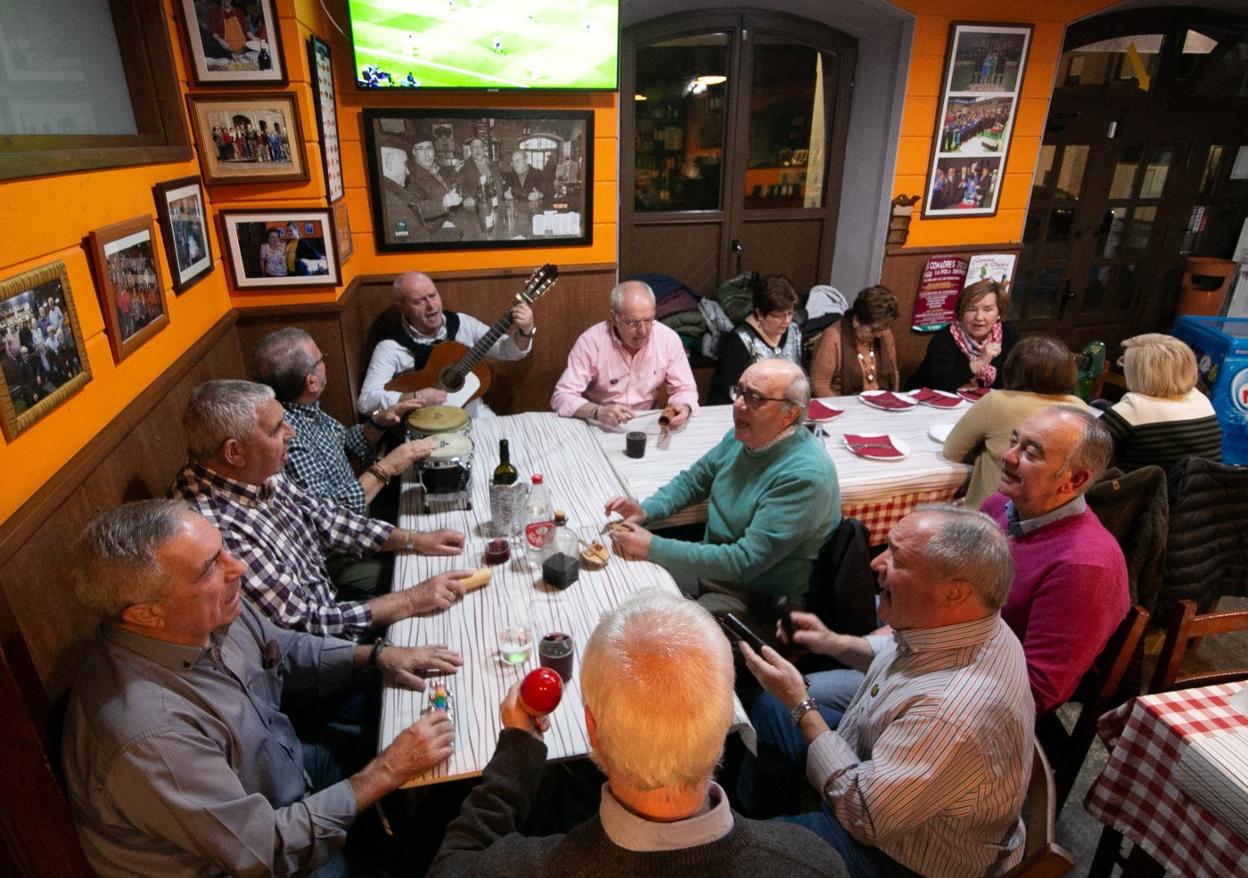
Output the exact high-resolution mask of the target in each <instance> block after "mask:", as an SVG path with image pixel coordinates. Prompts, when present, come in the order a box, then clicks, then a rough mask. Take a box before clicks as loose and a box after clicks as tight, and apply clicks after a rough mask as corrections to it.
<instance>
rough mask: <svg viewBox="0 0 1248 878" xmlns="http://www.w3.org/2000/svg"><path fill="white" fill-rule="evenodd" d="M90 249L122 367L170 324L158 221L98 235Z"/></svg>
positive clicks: (117, 226) (130, 223)
mask: <svg viewBox="0 0 1248 878" xmlns="http://www.w3.org/2000/svg"><path fill="white" fill-rule="evenodd" d="M90 250H91V261H92V263H93V264H94V266H95V278H96V284H97V285H98V289H99V291H100V306H101V308H102V309H103V311H104V325H105V327H107V329H108V341H109V343H110V344H111V345H112V347H113V360H114V361H115V362H118V363H120V362H121V361H122V360H124V359H125V358H126V357H128V356H130V354H132V353H134V352H135V350H137V349H138V347H139V346H140V345H142V344H143V343H144V342H145V341H147V340H148V339H149V338H151V337H152V336H153V335H155V334H156V333H158V332H160V330H161V329H163V328H164V327H165V326H167V325H168V324H169V309H168V307H167V306H166V302H165V285H164V284H163V283H162V282H161V278H160V266H159V265H158V264H157V259H156V232H155V229H154V227H153V226H152V218H151V217H150V216H139V217H135V218H134V219H131V220H125V221H123V222H119V223H113V224H112V225H110V226H105V227H104V228H102V229H96V230H94V231H93V232H91V235H90Z"/></svg>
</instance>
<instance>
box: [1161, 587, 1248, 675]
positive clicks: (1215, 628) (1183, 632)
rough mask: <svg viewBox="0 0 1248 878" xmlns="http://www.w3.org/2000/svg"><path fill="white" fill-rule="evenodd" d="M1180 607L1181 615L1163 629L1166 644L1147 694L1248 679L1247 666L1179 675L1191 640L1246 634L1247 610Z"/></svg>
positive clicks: (1187, 603)
mask: <svg viewBox="0 0 1248 878" xmlns="http://www.w3.org/2000/svg"><path fill="white" fill-rule="evenodd" d="M1179 608H1180V612H1179V613H1178V615H1177V616H1176V617H1175V618H1174V619H1172V620H1171V622H1170V626H1169V628H1168V629H1167V630H1166V642H1165V643H1164V644H1163V645H1162V647H1161V655H1160V657H1158V659H1157V670H1156V672H1154V674H1153V682H1152V685H1150V686H1149V690H1148V691H1150V692H1168V691H1170V690H1171V689H1186V688H1187V687H1189V686H1212V685H1213V684H1215V683H1231V682H1235V681H1237V680H1248V666H1240V667H1237V668H1219V669H1217V670H1213V671H1200V672H1197V673H1191V674H1180V673H1179V665H1180V664H1182V662H1183V656H1184V654H1185V653H1186V652H1187V647H1188V644H1189V643H1191V641H1193V640H1195V639H1198V638H1201V637H1209V636H1212V635H1215V634H1226V633H1228V632H1231V631H1248V610H1227V611H1224V612H1221V613H1204V614H1200V613H1197V612H1196V602H1195V601H1190V600H1183V601H1179Z"/></svg>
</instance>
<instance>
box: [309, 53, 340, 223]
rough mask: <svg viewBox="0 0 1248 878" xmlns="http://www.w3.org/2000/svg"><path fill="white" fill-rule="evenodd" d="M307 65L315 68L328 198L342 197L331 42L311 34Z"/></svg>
mask: <svg viewBox="0 0 1248 878" xmlns="http://www.w3.org/2000/svg"><path fill="white" fill-rule="evenodd" d="M308 66H309V69H310V70H311V71H312V94H313V96H314V98H315V101H314V103H315V104H316V128H317V131H318V132H319V133H320V143H321V160H322V163H323V164H324V165H325V193H326V196H327V197H328V198H329V200H330V201H331V202H332V201H337V200H338V199H340V198H342V195H343V186H342V156H341V155H340V154H339V149H338V112H337V110H335V109H334V65H333V61H332V59H331V58H330V53H329V45H328V44H327V43H325V42H324V41H322V40H319V39H317V38H316V37H308Z"/></svg>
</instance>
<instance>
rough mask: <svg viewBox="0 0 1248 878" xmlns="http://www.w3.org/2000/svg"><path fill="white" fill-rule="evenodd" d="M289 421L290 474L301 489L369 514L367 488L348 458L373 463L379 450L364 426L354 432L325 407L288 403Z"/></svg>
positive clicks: (355, 510) (288, 450) (356, 427)
mask: <svg viewBox="0 0 1248 878" xmlns="http://www.w3.org/2000/svg"><path fill="white" fill-rule="evenodd" d="M282 405H283V406H284V407H285V409H286V421H287V422H288V423H289V424H290V426H292V427H293V428H294V430H295V438H294V439H292V440H290V447H289V448H288V449H287V454H286V475H287V476H288V477H289V478H290V479H291V480H292V481H294V482H295V484H297V485H298V486H299V487H301V488H303V489H305V490H307V491H311V492H312V493H313V494H315V495H316V496H318V497H324V498H326V499H327V500H333V501H334V502H335V503H337V504H339V505H341V506H345V507H347V508H348V509H350V510H352V511H353V512H358V513H359V514H360V515H364V514H366V510H367V508H368V504H367V503H366V502H365V500H364V488H363V487H361V486H360V481H359V479H357V478H356V477H355V472H354V470H352V469H351V463H350V461H348V460H347V455H350V456H351V457H354V458H355V459H356V460H360V461H363V462H364V463H366V464H367V463H372V462H373V460H374V458H375V457H376V449H374V448H373V447H372V446H371V445H369V444H368V440H366V439H365V438H364V425H363V424H356V425H355V426H354V427H351V428H350V429H348V428H346V427H344V426H343V425H342V424H340V423H338V421H336V420H335V419H334V418H333V417H332V416H330V415H327V414H326V413H325V412H323V411H322V410H321V404H320V403H319V402H314V403H312V405H300V404H299V403H297V402H285V403H282Z"/></svg>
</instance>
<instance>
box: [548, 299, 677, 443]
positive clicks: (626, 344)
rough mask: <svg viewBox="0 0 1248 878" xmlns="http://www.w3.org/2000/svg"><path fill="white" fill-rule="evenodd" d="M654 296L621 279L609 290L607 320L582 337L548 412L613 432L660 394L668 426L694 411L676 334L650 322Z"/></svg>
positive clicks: (573, 352)
mask: <svg viewBox="0 0 1248 878" xmlns="http://www.w3.org/2000/svg"><path fill="white" fill-rule="evenodd" d="M654 308H655V305H654V291H653V290H651V289H650V286H649V285H648V284H645V283H642V282H641V281H636V280H626V281H624V282H623V283H621V284H617V285H616V287H615V289H613V290H611V309H610V311H608V312H607V319H606V320H604V321H602V322H601V323H595V324H594V325H593V326H591V327H590V328H589V329H587V330H585V331H584V332H582V333H581V335H580V337H579V338H577V340H576V344H574V345H572V351H571V353H569V354H568V365H567V368H565V369H564V370H563V374H562V375H561V376H559V381H558V383H557V384H555V392H554V395H553V396H551V398H550V407H551V408H553V409H554V410H555V414H557V415H559V416H560V417H563V418H583V419H584V420H587V421H598V422H599V423H603V424H606V425H608V426H611V427H614V426H616V425H618V424H622V423H625V422H626V421H629V420H632V418H633V417H634V416H635V415H637V414H639V413H641V412H644V411H647V410H649V409H653V408H654V407H655V405H656V402H657V400H658V397H659V392H660V391H661V390H663V391H665V395H666V398H667V407H668V408H669V409H671V414H670V415H669V426H671V427H672V428H673V429H675V428H677V427H680V426H681V425H683V424H684V423H685V421H686V420H688V419H689V417H690V416H691V415H695V414H697V412H698V386H697V384H696V383H695V382H694V380H693V370H692V369H691V368H690V367H689V357H688V355H686V354H685V346H684V345H683V344H681V341H680V336H679V335H677V334H676V331H675V330H673V329H671V328H669V327H667V326H664V325H663V324H662V323H655V321H654Z"/></svg>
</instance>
